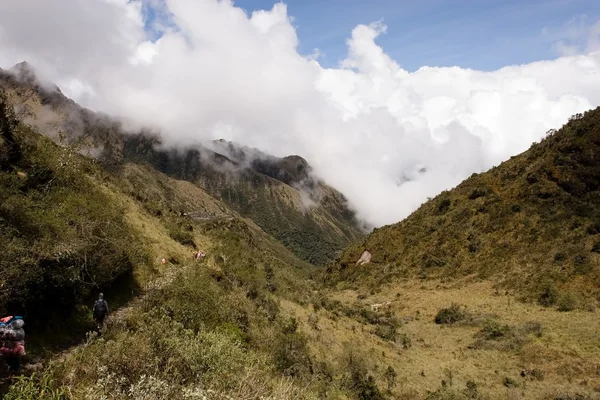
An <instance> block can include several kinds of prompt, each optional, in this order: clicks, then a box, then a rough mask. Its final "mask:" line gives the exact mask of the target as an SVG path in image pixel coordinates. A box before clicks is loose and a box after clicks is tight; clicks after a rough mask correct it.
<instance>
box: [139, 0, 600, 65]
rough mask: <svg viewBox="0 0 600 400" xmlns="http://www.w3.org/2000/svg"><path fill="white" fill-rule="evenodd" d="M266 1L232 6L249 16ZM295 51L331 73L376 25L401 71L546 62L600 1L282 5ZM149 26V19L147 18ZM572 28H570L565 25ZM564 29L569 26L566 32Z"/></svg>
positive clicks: (596, 14)
mask: <svg viewBox="0 0 600 400" xmlns="http://www.w3.org/2000/svg"><path fill="white" fill-rule="evenodd" d="M275 2H276V1H273V0H234V4H235V5H236V6H237V7H241V8H243V9H244V10H246V11H247V13H251V12H252V11H253V10H257V9H271V7H272V6H273V4H274V3H275ZM284 3H286V4H287V6H288V14H289V15H291V16H292V17H293V18H294V25H295V26H296V27H297V33H298V37H299V40H300V48H299V51H300V52H301V53H302V54H307V55H308V54H311V53H312V52H313V49H314V48H318V49H319V50H320V52H321V53H322V54H323V55H322V57H321V58H320V59H319V62H320V63H321V64H322V65H323V66H325V67H335V66H338V64H339V62H340V61H341V60H342V59H343V58H344V57H345V55H346V39H347V38H349V37H350V35H351V31H352V29H353V28H354V27H355V26H356V25H358V24H369V23H371V22H374V21H378V20H382V21H383V23H384V24H385V25H387V27H388V29H387V33H385V34H383V35H382V36H380V37H379V38H378V39H377V43H378V44H380V45H381V46H382V47H383V49H384V50H385V51H386V52H387V53H388V54H390V55H391V56H392V58H393V59H394V60H396V62H398V63H399V64H400V65H401V66H402V67H403V68H405V69H407V70H409V71H414V70H416V69H418V68H419V67H421V66H425V65H427V66H460V67H465V68H473V69H478V70H484V71H490V70H494V69H497V68H500V67H503V66H506V65H512V64H524V63H529V62H532V61H536V60H542V59H553V58H555V57H556V56H557V55H558V53H557V52H556V50H555V48H554V47H553V45H554V44H555V43H556V42H557V41H559V40H565V41H567V43H568V44H571V45H578V46H579V45H581V46H583V45H584V44H585V41H586V29H588V28H590V27H591V26H592V25H593V24H594V23H596V22H597V21H598V20H600V0H529V1H527V0H446V1H444V0H287V1H284ZM150 17H151V18H150V19H153V18H152V17H153V16H152V15H151V16H150ZM569 21H571V22H569ZM569 24H570V25H569Z"/></svg>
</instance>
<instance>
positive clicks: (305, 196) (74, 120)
mask: <svg viewBox="0 0 600 400" xmlns="http://www.w3.org/2000/svg"><path fill="white" fill-rule="evenodd" d="M0 88H3V89H4V91H5V96H6V98H7V101H8V102H9V103H11V104H12V105H13V107H14V110H15V113H16V115H17V116H18V117H19V118H20V119H22V120H23V121H24V122H25V123H28V124H31V125H32V126H34V127H35V128H36V129H37V130H39V131H40V132H41V133H43V134H45V135H47V136H48V137H50V138H51V139H52V140H53V141H55V142H56V143H60V144H63V145H69V146H72V147H75V148H76V149H77V151H78V152H79V153H81V154H84V155H86V156H91V157H94V158H96V159H98V160H100V161H101V162H102V163H103V164H104V165H106V166H110V167H111V168H119V167H120V166H122V165H124V164H126V163H129V162H134V163H137V164H146V165H150V166H151V167H153V168H155V169H157V170H159V171H161V172H164V173H166V174H167V175H169V176H171V177H174V178H176V179H183V180H187V181H190V182H192V183H194V184H196V185H198V186H199V187H201V188H203V189H204V190H206V191H207V192H208V193H210V194H211V195H212V196H215V197H216V198H218V199H220V200H222V201H223V202H224V203H225V204H227V205H228V206H230V207H232V208H233V209H234V210H236V211H237V212H239V213H240V214H241V215H243V216H246V217H249V218H251V219H252V220H253V221H254V222H255V223H257V224H258V225H259V226H260V227H261V228H262V229H263V230H264V231H265V232H267V233H268V234H270V235H272V236H274V237H275V238H276V239H278V240H280V241H281V242H282V243H284V245H285V246H287V247H288V248H289V249H290V250H291V251H292V252H294V253H295V254H296V255H298V256H300V257H301V258H302V259H304V260H306V261H309V262H311V263H313V264H318V265H323V264H325V263H326V262H327V261H329V260H331V259H333V258H334V257H335V255H336V253H337V252H339V251H340V250H342V249H343V248H344V247H345V246H346V245H348V244H349V243H350V242H351V241H353V240H356V239H358V238H360V237H362V236H363V235H364V232H365V231H364V229H363V228H362V227H361V226H360V224H359V222H358V220H357V219H356V218H355V216H354V213H353V212H352V211H351V210H350V209H349V208H348V205H347V199H346V198H345V197H344V195H343V194H341V193H340V192H338V191H336V190H335V189H333V188H332V187H330V186H328V185H327V184H326V183H325V182H323V181H322V180H320V179H318V178H316V177H315V176H314V174H313V173H312V169H311V167H310V165H309V164H308V163H307V162H306V160H304V159H303V158H302V157H299V156H288V157H284V158H278V157H274V156H271V155H267V154H265V153H263V152H260V151H258V150H256V149H250V148H246V147H242V146H239V145H236V144H233V143H224V142H218V141H217V142H214V143H209V144H208V146H210V148H208V147H207V146H196V147H194V148H186V149H175V148H171V149H169V148H166V149H165V148H164V147H162V146H160V145H161V144H162V139H161V137H160V135H159V133H157V132H152V131H149V130H147V129H146V130H142V131H139V132H134V133H131V132H128V131H126V130H125V129H124V127H123V126H124V124H123V123H122V122H121V121H119V120H117V119H115V118H111V117H109V116H107V115H104V114H101V113H95V112H92V111H90V110H88V109H85V108H83V107H80V106H79V105H78V104H76V103H75V102H74V101H72V100H71V99H69V98H67V97H66V96H64V95H63V94H62V92H61V91H60V89H59V88H58V87H57V86H56V85H53V84H51V83H47V82H44V81H43V80H41V79H40V78H38V75H37V74H36V72H35V70H34V68H33V67H32V66H31V65H29V64H27V63H21V64H18V65H16V66H15V67H13V68H11V69H10V70H9V71H2V70H0Z"/></svg>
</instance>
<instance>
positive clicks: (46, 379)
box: [4, 371, 70, 400]
mask: <svg viewBox="0 0 600 400" xmlns="http://www.w3.org/2000/svg"><path fill="white" fill-rule="evenodd" d="M4 399H5V400H68V399H70V396H69V395H68V391H67V389H66V388H65V387H58V388H57V387H56V385H55V384H54V382H53V381H52V378H51V373H50V371H47V372H45V373H44V374H42V375H41V376H40V377H38V376H37V375H36V374H35V373H34V374H32V375H30V376H19V377H17V378H16V381H15V382H14V383H13V384H12V385H11V386H10V388H9V390H8V393H6V394H5V395H4Z"/></svg>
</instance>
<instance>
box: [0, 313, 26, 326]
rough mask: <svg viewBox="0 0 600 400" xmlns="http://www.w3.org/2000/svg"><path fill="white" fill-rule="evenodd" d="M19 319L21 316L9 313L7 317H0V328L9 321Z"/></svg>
mask: <svg viewBox="0 0 600 400" xmlns="http://www.w3.org/2000/svg"><path fill="white" fill-rule="evenodd" d="M19 319H23V317H20V316H18V315H9V316H7V317H3V318H0V328H4V327H7V326H8V325H9V324H10V323H11V322H13V321H16V320H19Z"/></svg>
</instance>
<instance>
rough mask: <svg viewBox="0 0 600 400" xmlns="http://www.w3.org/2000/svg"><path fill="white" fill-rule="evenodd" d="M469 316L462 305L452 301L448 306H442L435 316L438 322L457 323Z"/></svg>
mask: <svg viewBox="0 0 600 400" xmlns="http://www.w3.org/2000/svg"><path fill="white" fill-rule="evenodd" d="M466 317H467V314H466V312H464V311H463V310H462V309H461V307H460V305H458V304H454V303H452V305H450V307H448V308H442V309H441V310H439V311H438V313H437V315H436V316H435V323H436V324H455V323H457V322H460V321H463V320H465V319H466Z"/></svg>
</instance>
